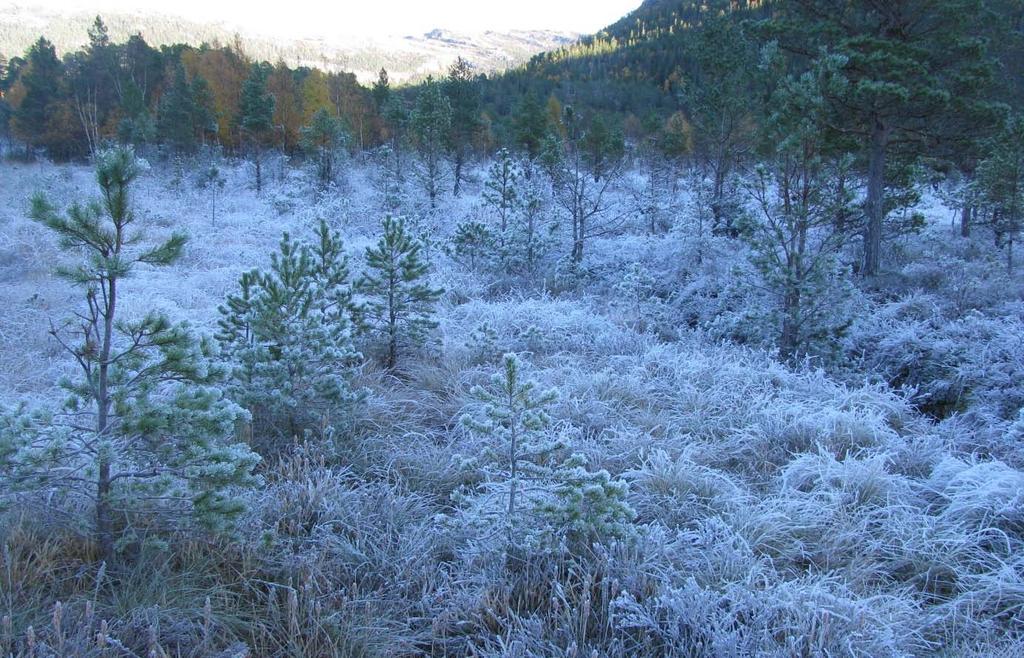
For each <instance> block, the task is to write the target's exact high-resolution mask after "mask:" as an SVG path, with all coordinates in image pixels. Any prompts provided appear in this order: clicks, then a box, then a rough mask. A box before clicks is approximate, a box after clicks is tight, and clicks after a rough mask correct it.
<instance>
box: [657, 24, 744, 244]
mask: <svg viewBox="0 0 1024 658" xmlns="http://www.w3.org/2000/svg"><path fill="white" fill-rule="evenodd" d="M688 44H689V51H688V52H689V54H690V56H691V57H692V59H693V63H694V67H693V69H694V70H693V74H692V77H691V79H689V80H688V81H687V82H688V84H687V85H686V86H685V87H684V89H683V91H682V94H681V98H680V101H681V103H682V105H683V106H684V108H685V109H686V116H687V118H689V123H690V125H691V126H692V132H691V133H690V134H691V135H692V140H693V150H694V153H695V156H696V159H697V161H698V163H699V164H700V167H701V170H702V171H701V174H702V178H703V179H704V181H705V185H707V186H708V188H709V189H708V194H707V198H708V201H709V203H710V211H711V220H712V230H713V231H714V232H716V233H725V234H727V235H730V236H733V237H735V235H736V231H735V227H734V226H733V222H734V221H735V220H736V219H737V218H738V216H739V210H740V208H739V206H740V204H739V200H738V194H737V188H736V174H737V172H738V170H739V168H740V167H741V166H742V164H743V162H744V160H745V159H746V158H747V156H748V154H749V153H750V151H751V149H752V148H753V146H754V140H755V134H754V127H755V117H756V116H757V114H756V107H755V106H756V102H757V99H758V95H757V90H756V88H755V85H754V75H753V74H754V73H755V72H757V71H758V67H757V53H756V50H755V48H754V46H753V43H752V42H751V40H750V39H748V38H747V36H746V34H745V32H744V30H743V29H742V27H741V26H740V25H738V24H737V22H736V21H735V20H733V19H732V17H730V16H722V17H720V18H716V19H713V20H710V21H708V22H707V23H705V24H704V25H703V27H702V29H700V30H698V31H696V33H695V34H693V35H692V38H691V40H690V41H689V42H688ZM677 139H678V137H677ZM676 146H677V148H678V145H676Z"/></svg>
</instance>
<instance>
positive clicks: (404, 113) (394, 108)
mask: <svg viewBox="0 0 1024 658" xmlns="http://www.w3.org/2000/svg"><path fill="white" fill-rule="evenodd" d="M383 119H384V123H385V125H386V126H387V131H388V143H387V146H388V147H389V149H388V151H387V156H388V157H387V158H385V163H386V165H385V166H386V167H387V169H388V170H389V173H388V177H389V178H390V179H392V180H393V181H395V185H396V186H398V187H399V188H400V187H401V185H402V184H403V183H404V182H405V150H406V146H407V144H408V141H409V136H408V131H409V111H408V109H406V107H405V102H404V101H403V100H402V99H401V98H400V97H398V96H396V95H394V94H392V95H390V97H389V98H388V100H387V101H386V102H385V104H384V109H383Z"/></svg>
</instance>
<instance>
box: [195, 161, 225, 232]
mask: <svg viewBox="0 0 1024 658" xmlns="http://www.w3.org/2000/svg"><path fill="white" fill-rule="evenodd" d="M225 183H227V180H226V179H225V178H224V176H223V175H221V173H220V168H219V167H218V166H217V165H216V164H212V163H211V164H210V166H209V167H207V168H206V169H205V170H203V172H202V173H201V174H200V175H199V180H198V184H199V187H200V189H206V190H209V191H210V224H216V223H217V193H218V192H220V191H221V190H223V189H224V185H225Z"/></svg>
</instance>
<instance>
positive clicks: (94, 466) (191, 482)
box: [0, 149, 258, 560]
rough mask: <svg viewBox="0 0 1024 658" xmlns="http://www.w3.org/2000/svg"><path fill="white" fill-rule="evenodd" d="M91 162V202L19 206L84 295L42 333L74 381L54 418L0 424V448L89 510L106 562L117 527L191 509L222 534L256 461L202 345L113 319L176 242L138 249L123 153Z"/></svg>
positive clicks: (131, 163) (157, 327)
mask: <svg viewBox="0 0 1024 658" xmlns="http://www.w3.org/2000/svg"><path fill="white" fill-rule="evenodd" d="M97 160H98V162H97V181H98V182H99V186H100V189H101V191H102V198H101V200H100V201H95V202H90V203H88V204H85V205H81V204H75V205H73V206H72V207H71V208H70V209H69V210H68V212H67V214H66V215H63V214H61V213H60V212H58V210H57V209H56V208H55V207H54V206H52V205H51V204H50V202H49V201H47V200H46V199H45V198H44V197H43V196H41V195H37V196H36V197H35V198H33V200H32V210H31V217H32V218H33V219H34V220H35V221H37V222H39V223H40V224H42V225H44V226H46V227H47V228H49V229H50V230H52V231H53V232H54V233H56V234H57V236H59V238H60V241H61V245H62V247H63V248H64V249H65V250H66V251H68V252H69V253H74V254H76V255H82V256H84V258H83V259H82V260H81V261H80V262H79V263H78V264H76V265H74V266H70V267H64V268H61V269H60V270H58V272H59V273H60V274H61V275H62V276H64V277H66V278H67V279H68V280H70V281H71V282H72V283H73V284H75V285H76V286H78V287H80V288H81V289H82V290H83V291H84V303H83V308H82V309H81V310H80V311H79V312H78V313H76V314H75V318H74V319H72V320H69V321H68V322H66V323H65V324H63V325H61V326H59V327H53V328H52V330H51V335H52V336H53V337H54V338H55V339H56V340H57V342H58V343H59V344H60V345H61V346H62V347H63V348H64V350H65V351H66V352H67V353H69V354H70V355H71V356H72V357H73V359H74V361H75V363H76V364H77V371H78V372H77V377H75V376H72V377H69V378H68V379H66V380H65V381H63V382H62V385H63V387H64V388H65V389H66V390H67V391H68V392H69V394H70V398H69V400H68V403H67V405H66V407H65V409H64V410H62V411H60V412H56V413H54V414H52V415H50V416H49V419H48V420H49V423H48V424H46V425H40V424H38V422H37V423H24V424H21V425H20V426H15V425H12V424H8V425H7V430H8V432H7V434H6V436H4V437H3V438H2V440H3V441H4V442H6V443H7V444H8V450H6V451H4V450H0V452H8V453H10V448H11V447H12V446H13V448H14V450H15V453H16V454H15V457H14V459H12V460H10V461H9V464H13V465H14V466H13V470H14V471H15V472H14V473H13V474H11V475H10V477H12V479H13V481H14V482H15V483H20V484H33V485H35V486H37V487H41V488H44V489H45V488H50V487H60V488H61V489H62V490H63V491H66V492H68V493H69V494H71V495H72V496H75V497H80V498H82V499H84V500H89V501H93V504H94V515H95V516H94V522H93V529H94V532H95V535H96V538H97V542H98V545H99V548H100V553H101V556H102V557H103V559H105V560H109V559H111V558H112V557H113V555H114V549H115V542H116V540H117V538H118V534H119V531H120V530H121V529H122V528H123V527H127V526H129V525H130V524H131V523H132V522H133V520H134V519H136V518H141V519H143V520H144V521H155V520H158V519H159V520H160V522H162V523H167V524H171V525H173V524H174V523H177V522H180V520H181V518H182V515H183V514H186V515H188V514H191V515H192V516H193V517H195V518H197V519H198V520H199V521H201V522H203V523H205V524H206V525H208V526H210V527H213V528H217V527H223V526H224V524H225V523H226V522H227V521H229V520H230V519H231V518H233V517H234V516H236V515H237V514H238V513H239V512H240V511H241V509H242V504H241V502H240V501H239V500H238V499H237V498H236V497H235V496H234V495H233V488H234V487H236V486H245V485H251V484H253V483H254V478H253V476H252V475H251V472H252V469H253V467H254V466H255V465H256V463H257V462H258V457H257V456H256V455H254V454H253V453H252V452H250V451H249V450H248V448H246V447H244V446H242V445H238V444H233V443H231V437H232V435H233V431H234V423H235V421H236V419H237V418H238V417H239V415H240V413H241V410H240V409H239V408H238V407H236V406H235V405H233V404H231V403H230V402H228V401H227V400H226V399H224V397H223V396H222V393H221V391H220V390H219V389H218V388H217V384H218V383H219V381H220V378H221V376H222V375H223V371H222V370H221V369H219V368H218V367H217V365H216V364H215V362H213V361H212V359H211V351H210V350H209V345H208V344H207V343H206V342H203V341H199V340H197V339H196V338H194V337H193V336H192V334H191V333H190V332H189V330H188V327H187V326H185V325H174V324H172V323H171V322H170V321H169V320H168V319H167V318H166V317H164V316H162V315H159V314H157V313H149V314H147V315H145V316H143V317H142V318H141V319H137V320H135V319H129V318H125V317H122V313H121V309H120V306H119V305H120V302H121V296H122V294H123V290H122V284H123V283H124V282H125V280H126V279H127V278H128V277H130V275H131V274H132V272H133V270H135V269H136V267H137V266H139V265H143V266H147V267H153V266H155V267H162V266H168V265H170V264H172V263H173V262H174V261H176V260H177V259H178V257H179V256H180V254H181V252H182V248H183V247H184V245H185V238H184V236H182V235H179V234H175V235H173V236H171V237H170V238H169V239H167V240H166V241H164V242H163V243H160V244H156V245H144V244H142V243H141V240H142V238H141V236H140V234H139V233H138V232H137V231H136V230H134V229H135V227H134V224H135V214H134V212H133V210H132V203H131V196H130V191H131V186H132V184H133V182H134V181H135V179H136V178H137V176H138V175H139V173H140V168H139V164H138V163H137V161H136V159H135V157H134V154H133V153H132V151H131V150H130V149H117V150H113V151H109V152H105V153H101V154H100V155H99V156H98V158H97ZM38 420H39V419H37V421H38ZM19 427H20V429H19ZM30 427H31V428H32V429H31V431H29V428H30ZM11 430H14V431H16V432H17V434H15V435H11V434H10V431H11ZM0 434H2V433H0Z"/></svg>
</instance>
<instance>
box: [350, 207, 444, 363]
mask: <svg viewBox="0 0 1024 658" xmlns="http://www.w3.org/2000/svg"><path fill="white" fill-rule="evenodd" d="M383 229H384V235H383V236H381V238H380V240H379V241H378V242H377V246H376V247H371V248H367V250H366V264H367V266H368V267H369V268H370V271H369V272H367V273H366V274H365V275H364V276H363V278H362V279H361V280H360V282H359V286H358V288H359V290H360V292H362V293H363V294H364V295H365V296H366V297H367V298H368V302H367V304H366V316H367V319H368V321H369V322H370V323H371V326H372V327H373V328H374V329H376V330H377V331H378V332H379V333H381V334H383V336H384V339H385V341H386V348H385V358H384V364H385V366H386V367H387V368H389V369H394V368H395V366H396V364H397V363H398V352H399V347H400V344H401V343H402V342H403V341H409V342H413V343H419V342H422V341H423V339H424V337H425V335H426V332H427V331H429V330H430V329H433V328H434V327H436V326H437V322H435V321H434V319H433V315H434V304H435V303H436V302H437V300H438V299H440V298H441V295H442V293H443V292H444V291H442V290H440V289H437V288H431V287H430V286H429V285H428V283H427V282H426V280H425V279H426V276H427V274H428V272H429V271H430V265H429V264H428V263H427V262H425V261H424V260H423V257H422V255H421V252H422V250H423V244H422V243H421V242H420V241H419V240H416V239H415V238H413V237H412V236H411V235H409V232H408V230H407V228H406V226H405V221H404V220H403V219H394V218H391V217H387V218H385V219H384V222H383Z"/></svg>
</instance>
